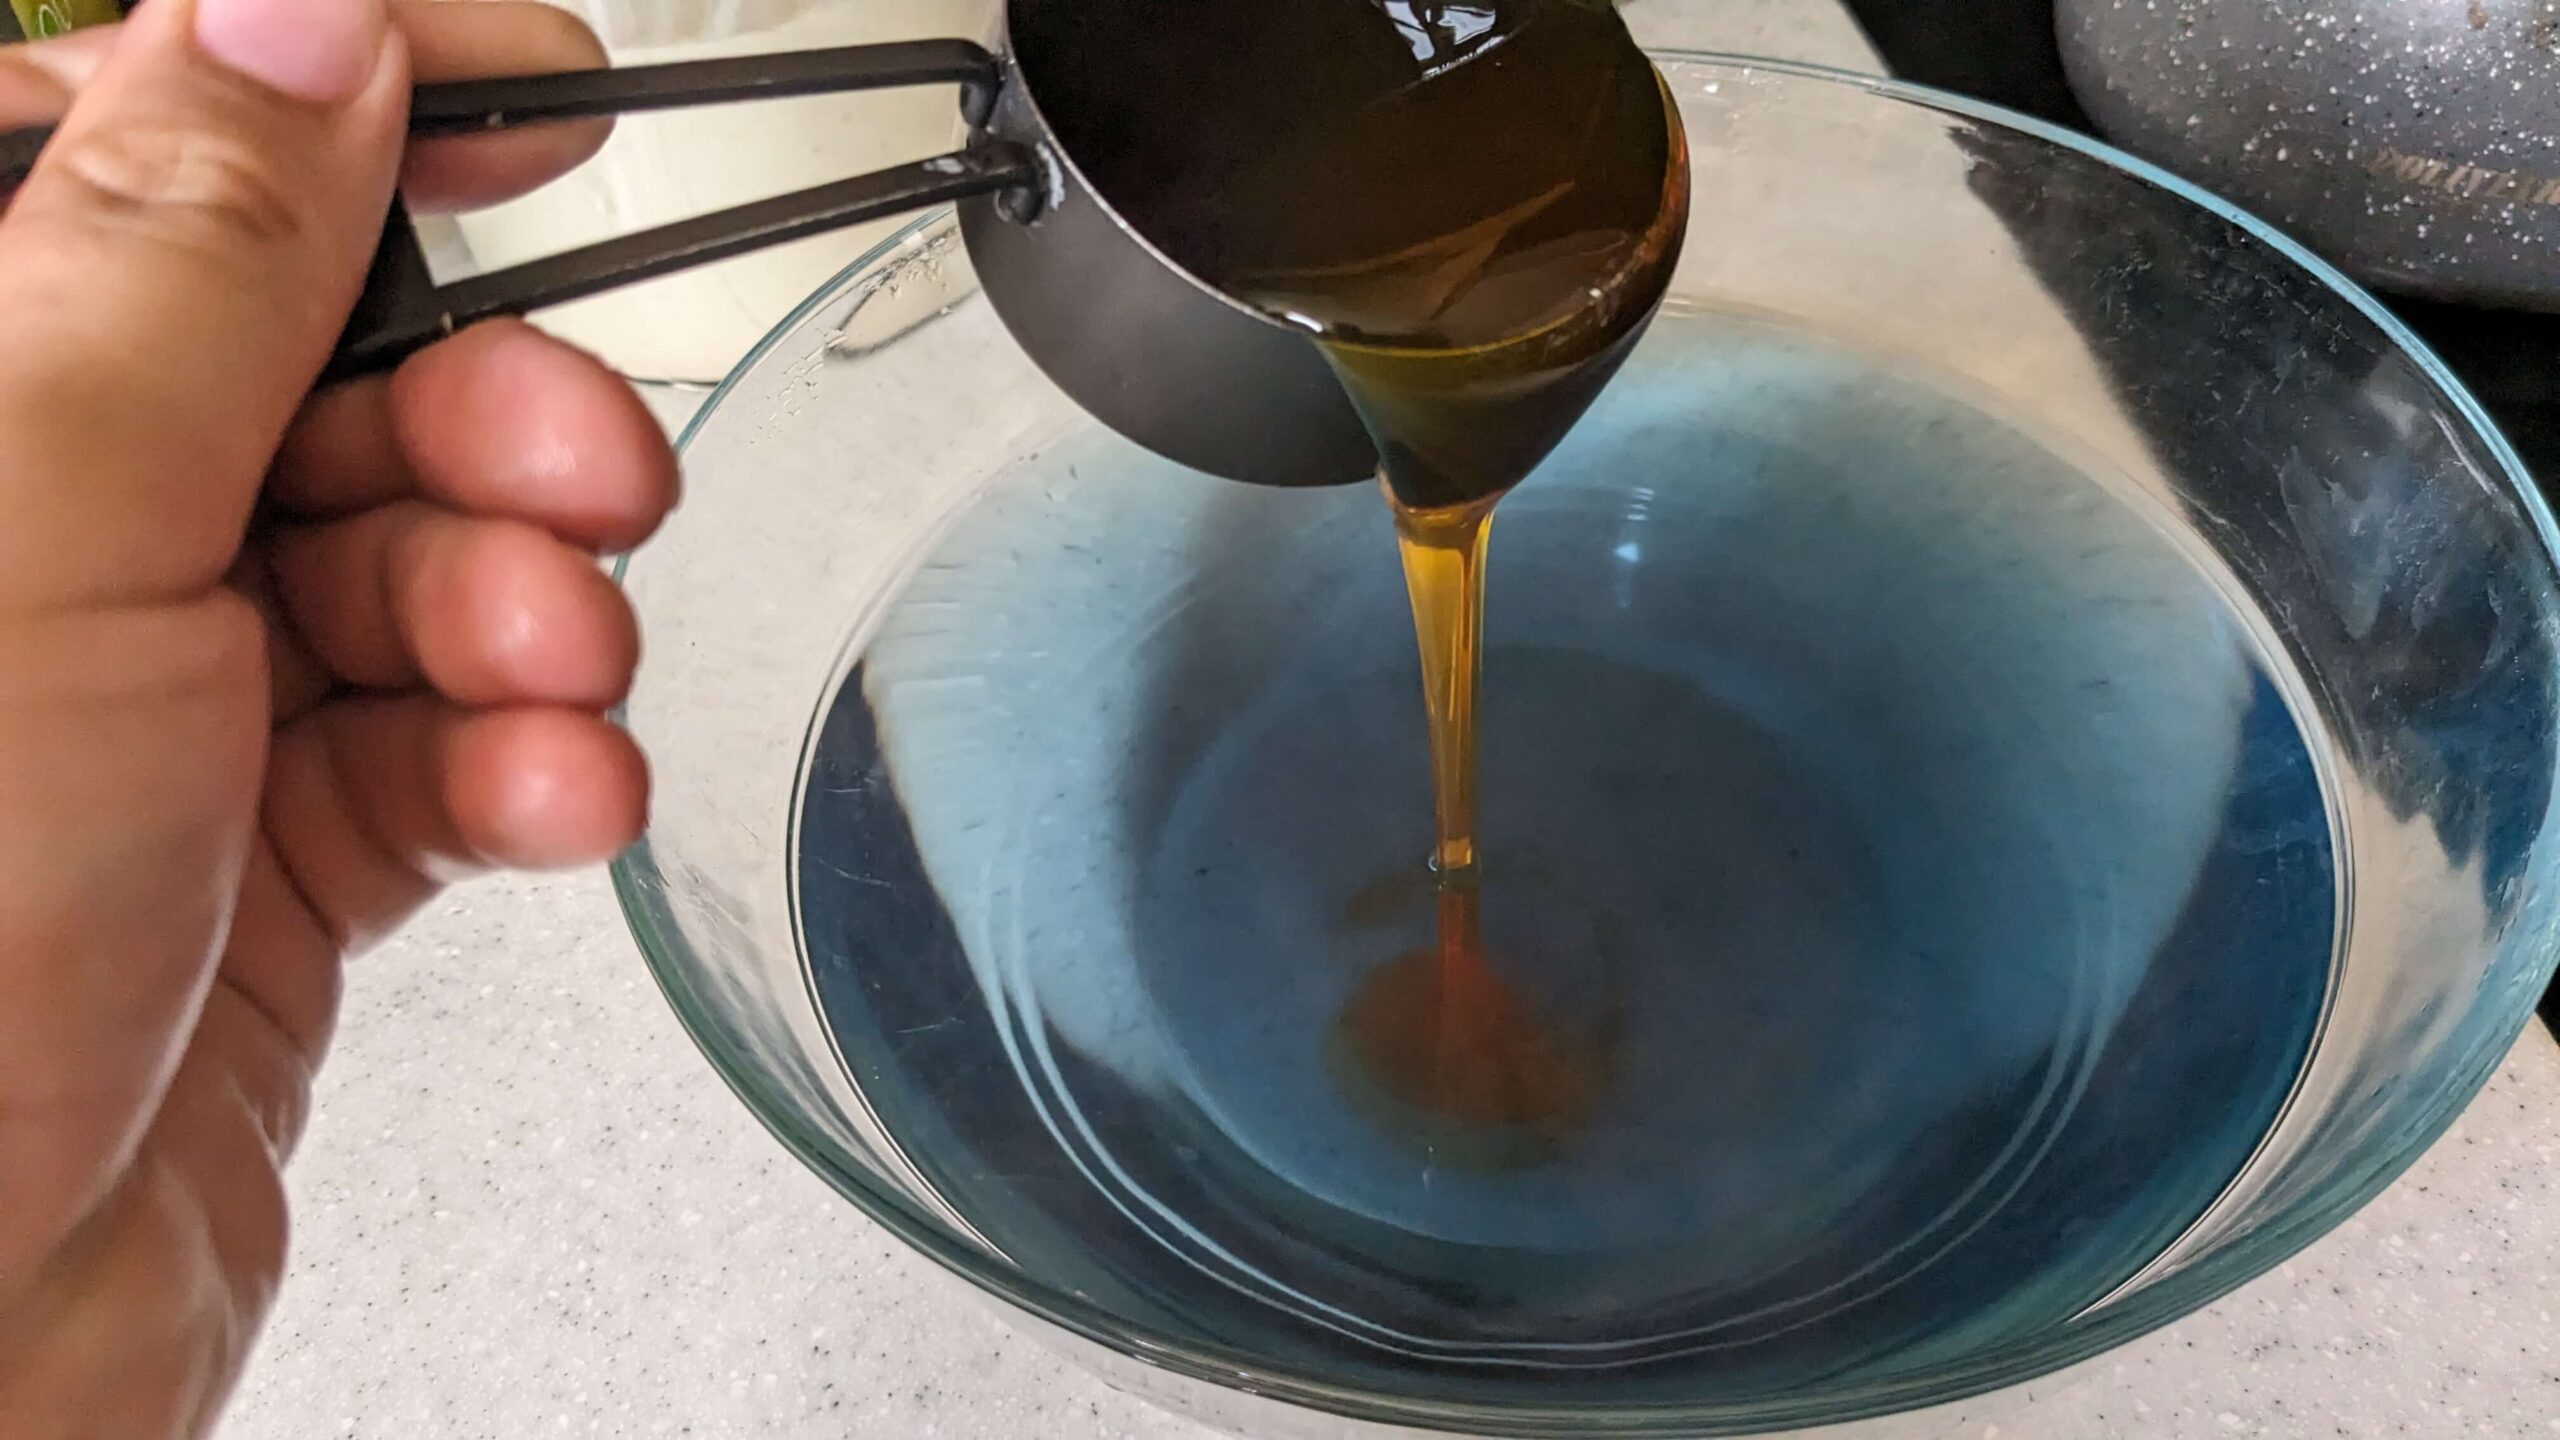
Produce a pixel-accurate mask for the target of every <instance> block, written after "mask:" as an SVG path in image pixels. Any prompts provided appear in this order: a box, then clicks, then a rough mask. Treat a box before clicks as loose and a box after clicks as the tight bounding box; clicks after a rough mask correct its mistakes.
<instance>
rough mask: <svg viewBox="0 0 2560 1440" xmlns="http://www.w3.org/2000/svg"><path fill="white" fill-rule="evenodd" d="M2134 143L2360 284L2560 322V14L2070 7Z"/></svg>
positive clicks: (2078, 52)
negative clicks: (2555, 317) (2528, 311)
mask: <svg viewBox="0 0 2560 1440" xmlns="http://www.w3.org/2000/svg"><path fill="white" fill-rule="evenodd" d="M2058 19H2059V30H2060V34H2061V39H2062V53H2063V58H2064V61H2065V62H2066V64H2067V65H2068V67H2069V69H2070V73H2071V83H2072V88H2073V90H2074V91H2075V92H2076V93H2077V94H2078V95H2079V97H2080V102H2081V104H2082V105H2083V106H2084V107H2085V108H2086V109H2087V110H2088V112H2089V114H2090V116H2091V118H2093V119H2095V120H2096V121H2097V123H2098V125H2099V127H2100V128H2101V129H2103V130H2104V131H2105V132H2106V133H2107V135H2108V136H2109V137H2110V138H2111V139H2113V140H2115V141H2116V142H2117V143H2118V144H2120V145H2123V146H2125V147H2126V148H2127V149H2130V150H2132V151H2134V152H2135V153H2137V154H2140V155H2143V156H2146V157H2148V158H2150V159H2153V160H2156V161H2158V162H2160V163H2161V164H2164V165H2166V166H2168V167H2169V168H2171V169H2173V170H2176V171H2178V172H2179V173H2181V174H2183V175H2186V176H2187V177H2189V178H2191V179H2193V180H2196V181H2198V182H2199V183H2201V184H2204V185H2206V186H2208V187H2210V188H2212V189H2214V190H2217V191H2219V192H2221V193H2222V194H2225V195H2228V196H2230V197H2231V198H2232V199H2234V200H2236V201H2238V202H2240V203H2241V204H2243V205H2246V206H2248V207H2249V208H2251V209H2253V210H2255V211H2257V212H2258V213H2260V214H2262V215H2264V216H2266V217H2267V218H2269V219H2271V220H2274V221H2276V222H2277V223H2278V224H2281V225H2283V226H2285V227H2287V228H2289V229H2291V230H2292V231H2293V232H2294V233H2295V234H2297V235H2298V236H2300V237H2301V238H2302V239H2303V240H2305V241H2306V242H2308V243H2309V244H2311V245H2312V246H2313V247H2314V248H2315V249H2318V250H2321V251H2323V252H2325V253H2326V254H2327V255H2328V256H2329V257H2330V258H2331V259H2333V260H2335V261H2337V262H2338V263H2340V264H2341V265H2343V266H2344V267H2345V268H2346V269H2348V270H2349V271H2351V272H2352V273H2354V274H2355V275H2356V276H2357V277H2358V278H2360V279H2362V280H2365V281H2367V282H2368V283H2371V284H2374V285H2378V286H2381V287H2384V288H2388V289H2393V290H2399V291H2404V292H2409V293H2415V294H2421V295H2427V296H2431V297H2435V298H2440V299H2452V300H2472V301H2480V302H2487V303H2495V304H2510V305H2523V306H2529V307H2531V308H2534V309H2540V310H2551V311H2560V0H2059V16H2058Z"/></svg>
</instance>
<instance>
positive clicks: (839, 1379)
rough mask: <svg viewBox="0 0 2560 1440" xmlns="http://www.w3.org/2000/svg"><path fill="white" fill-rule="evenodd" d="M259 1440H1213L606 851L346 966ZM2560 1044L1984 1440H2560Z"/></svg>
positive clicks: (1806, 38) (1838, 45) (267, 1363)
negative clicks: (959, 1240)
mask: <svg viewBox="0 0 2560 1440" xmlns="http://www.w3.org/2000/svg"><path fill="white" fill-rule="evenodd" d="M1628 13H1629V16H1630V19H1631V20H1632V21H1633V22H1634V23H1635V24H1636V26H1637V28H1638V31H1639V33H1640V34H1642V35H1643V36H1644V38H1645V39H1647V40H1648V41H1649V42H1653V43H1660V44H1685V45H1692V46H1698V47H1701V48H1711V49H1721V50H1728V51H1738V52H1744V53H1757V54H1777V55H1786V56H1792V57H1798V58H1804V59H1813V60H1820V61H1825V62H1828V63H1833V64H1841V65H1847V66H1869V65H1871V63H1872V62H1871V60H1870V58H1869V57H1868V56H1867V54H1866V52H1865V49H1864V46H1863V44H1862V43H1861V42H1860V40H1859V39H1858V37H1857V35H1856V33H1855V32H1854V30H1853V29H1852V28H1851V27H1850V25H1849V23H1848V21H1847V20H1846V19H1845V17H1844V16H1842V15H1841V14H1840V13H1839V12H1837V11H1836V10H1834V9H1833V8H1832V7H1831V5H1830V3H1829V0H1628ZM293 1190H294V1197H295V1201H296V1215H297V1221H298V1233H297V1236H296V1243H295V1250H294V1264H293V1270H292V1274H291V1277H290V1279H289V1281H288V1282H287V1284H286V1287H285V1291H284V1295H283V1299H282V1302H281V1304H280V1305H279V1307H278V1310H277V1313H276V1316H275V1319H274V1321H273V1323H272V1325H271V1327H270V1329H269V1332H268V1335H267V1337H266V1341H265V1345H264V1348H263V1350H262V1352H261V1353H260V1355H259V1357H258V1359H257V1361H256V1363H255V1364H254V1365H253V1367H252V1369H251V1371H250V1374H249V1377H248V1379H247V1381H246V1382H245V1384H244V1385H243V1387H242V1390H241V1393H240V1395H239V1397H238V1398H237V1400H236V1402H235V1403H234V1405H233V1407H232V1410H231V1412H230V1414H229V1416H228V1418H227V1420H226V1422H225V1433H226V1434H227V1435H229V1436H233V1437H244V1440H265V1437H275V1440H317V1437H322V1436H340V1435H357V1436H368V1437H370V1436H382V1437H400V1440H446V1437H482V1436H485V1437H492V1440H537V1437H543V1436H551V1435H562V1436H587V1435H603V1436H699V1437H713V1436H724V1437H725V1436H738V1437H776V1440H817V1437H829V1440H834V1437H848V1436H883V1437H888V1436H896V1437H909V1436H914V1437H928V1436H929V1437H953V1440H976V1437H988V1440H994V1437H1025V1440H1077V1437H1131V1440H1135V1437H1145V1440H1175V1437H1189V1440H1198V1437H1203V1436H1206V1435H1207V1434H1208V1433H1209V1432H1207V1431H1204V1430H1202V1429H1200V1428H1198V1427H1196V1426H1194V1425H1191V1424H1189V1423H1188V1422H1185V1421H1181V1420H1176V1419H1173V1418H1171V1417H1169V1416H1166V1415H1163V1414H1160V1413H1158V1412H1156V1411H1153V1410H1151V1409H1149V1408H1148V1407H1147V1406H1145V1405H1144V1404H1142V1403H1140V1402H1138V1401H1136V1400H1133V1399H1130V1398H1128V1397H1126V1396H1123V1395H1121V1394H1118V1393H1116V1392H1114V1391H1112V1390H1110V1389H1107V1388H1105V1387H1104V1386H1103V1385H1102V1384H1100V1383H1099V1382H1097V1381H1094V1380H1091V1379H1089V1378H1087V1377H1086V1376H1084V1375H1083V1374H1082V1373H1081V1372H1079V1371H1077V1370H1074V1369H1072V1368H1070V1367H1069V1366H1068V1365H1067V1364H1066V1363H1065V1362H1063V1361H1061V1360H1059V1359H1057V1358H1054V1357H1053V1356H1052V1355H1051V1354H1050V1353H1049V1352H1048V1351H1046V1350H1044V1349H1042V1348H1041V1347H1040V1346H1038V1345H1037V1344H1035V1343H1033V1342H1031V1341H1029V1340H1027V1339H1024V1338H1023V1337H1021V1336H1019V1335H1016V1334H1014V1333H1012V1332H1010V1331H1009V1330H1008V1329H1007V1328H1006V1327H1005V1325H1004V1323H1003V1322H1002V1320H1001V1319H1000V1318H999V1317H998V1316H997V1315H996V1313H995V1312H994V1311H993V1310H992V1309H990V1308H989V1307H988V1306H987V1305H986V1304H985V1303H984V1302H982V1301H980V1300H978V1299H977V1298H976V1297H975V1296H974V1295H973V1294H972V1293H970V1292H968V1291H967V1290H965V1289H964V1288H963V1287H962V1286H960V1285H959V1284H958V1283H957V1282H954V1281H951V1280H949V1279H948V1278H947V1277H945V1276H943V1275H942V1274H941V1273H939V1272H938V1271H936V1270H935V1269H934V1268H933V1267H931V1266H930V1265H928V1264H927V1263H926V1262H924V1261H922V1260H920V1259H917V1258H915V1257H913V1256H911V1255H909V1254H906V1253H904V1252H903V1251H901V1250H900V1249H898V1248H897V1247H896V1246H894V1245H893V1244H891V1243H890V1242H889V1240H888V1239H886V1238H885V1237H884V1236H883V1235H882V1234H881V1233H880V1232H879V1231H878V1230H877V1229H875V1228H874V1227H873V1226H872V1225H870V1224H869V1223H868V1222H867V1221H865V1220H864V1219H863V1218H862V1217H861V1216H860V1215H858V1214H857V1213H856V1212H855V1211H854V1210H853V1209H852V1208H851V1207H850V1206H849V1205H847V1204H845V1203H844V1202H842V1201H840V1200H839V1199H837V1198H836V1196H835V1195H834V1194H833V1193H832V1192H831V1191H829V1190H828V1189H827V1188H826V1187H825V1186H824V1185H823V1184H822V1183H820V1182H819V1181H818V1180H817V1179H816V1178H815V1177H814V1176H812V1175H811V1174H809V1173H808V1172H807V1171H805V1170H804V1169H802V1168H801V1166H800V1165H799V1163H798V1162H797V1161H795V1160H793V1159H791V1158H790V1157H789V1156H788V1155H786V1154H785V1153H784V1152H783V1151H782V1149H781V1148H780V1146H778V1145H777V1144H775V1143H774V1142H773V1141H772V1140H770V1139H769V1138H768V1137H767V1136H766V1135H765V1134H764V1133H763V1131H762V1130H761V1129H759V1128H758V1126H757V1125H756V1123H755V1121H754V1120H753V1119H752V1118H750V1117H749V1115H748V1114H747V1112H746V1110H745V1109H744V1108H743V1107H742V1106H740V1105H739V1104H737V1103H736V1102H735V1101H734V1100H732V1099H731V1098H730V1096H729V1094H728V1092H727V1091H726V1090H725V1089H724V1088H723V1087H722V1086H721V1084H720V1083H719V1081H718V1080H716V1079H715V1078H714V1077H713V1075H712V1073H711V1070H710V1067H709V1066H708V1065H707V1064H706V1063H705V1062H704V1061H703V1060H702V1058H701V1057H700V1056H699V1055H698V1054H696V1053H695V1051H694V1049H693V1047H692V1045H691V1043H690V1042H688V1041H687V1040H686V1039H685V1037H684V1035H683V1034H682V1033H681V1032H680V1031H679V1030H678V1028H677V1026H676V1022H675V1019H674V1016H673V1015H672V1014H671V1013H670V1012H669V1011H668V1009H667V1007H666V1005H665V1004H664V1003H663V1002H662V1001H661V1000H660V998H659V996H658V994H657V991H656V989H655V988H654V986H653V985H652V984H651V982H650V980H649V978H648V975H647V973H646V972H645V971H644V970H643V968H642V966H641V963H640V959H639V956H638V953H637V951H636V950H635V949H634V948H633V945H632V943H631V941H630V939H629V938H628V937H627V935H626V934H625V932H624V930H623V926H622V922H621V919H620V916H619V915H618V914H617V913H616V911H615V908H614V905H613V900H612V896H611V894H610V892H609V891H608V890H607V888H606V886H605V883H604V879H603V877H602V876H601V875H598V874H583V875H576V876H570V877H564V878H555V879H541V880H533V879H501V880H494V881H488V882H484V883H482V884H479V885H476V886H472V887H470V888H467V889H465V890H463V891H461V892H460V893H458V894H456V895H455V896H453V897H452V898H451V899H450V900H448V901H447V902H446V903H445V904H444V905H443V906H441V907H440V908H439V909H437V910H436V911H435V912H434V913H432V914H430V915H429V916H427V917H425V918H424V919H423V920H422V921H421V922H420V923H418V924H417V925H415V926H413V927H411V929H410V930H409V931H408V932H407V933H405V934H404V935H403V936H401V937H400V938H399V939H398V940H396V941H394V942H393V943H391V944H390V945H387V946H385V947H384V948H383V949H382V950H381V951H379V952H378V953H376V954H374V955H372V956H370V957H368V958H367V959H365V960H364V961H362V962H361V963H360V964H359V965H358V966H357V968H356V970H355V972H354V974H353V975H352V976H351V979H350V983H349V986H348V999H347V1007H346V1017H345V1021H344V1024H343V1027H342V1030H341V1033H340V1038H339V1041H338V1046H337V1053H336V1056H335V1058H334V1060H333V1062H332V1064H331V1066H330V1068H329V1071H328V1073H327V1074H326V1076H325V1077H324V1078H323V1080H322V1083H321V1088H320V1096H319V1109H318V1117H317V1120H316V1122H315V1123H314V1125H313V1126H312V1131H311V1135H310V1138H309V1140H308V1141H307V1142H306V1144H305V1146H304V1149H303V1153H302V1154H301V1156H300V1157H299V1158H298V1159H297V1161H296V1162H295V1167H294V1171H293ZM2555 1309H2560V1046H2555V1045H2554V1044H2553V1042H2552V1040H2551V1038H2550V1036H2549V1035H2548V1034H2546V1033H2545V1032H2544V1031H2543V1030H2542V1029H2541V1028H2540V1027H2539V1026H2538V1025H2537V1026H2536V1027H2534V1028H2533V1029H2532V1030H2531V1031H2530V1032H2529V1033H2528V1034H2527V1035H2526V1036H2525V1037H2524V1039H2523V1041H2522V1042H2521V1043H2520V1044H2519V1045H2518V1047H2517V1049H2516V1051H2515V1053H2514V1055H2513V1056H2512V1057H2511V1058H2510V1060H2509V1061H2508V1064H2507V1067H2506V1069H2505V1070H2504V1072H2503V1073H2501V1074H2500V1075H2499V1076H2498V1078H2497V1079H2496V1081H2495V1082H2494V1083H2493V1084H2492V1085H2491V1086H2490V1088H2489V1090H2488V1092H2487V1093H2486V1094H2484V1095H2483V1096H2482V1097H2481V1098H2480V1100H2479V1101H2478V1102H2477V1103H2476V1104H2475V1105H2473V1107H2472V1108H2471V1110H2470V1111H2469V1112H2468V1113H2467V1114H2466V1115H2465V1116H2464V1117H2463V1119H2462V1121H2461V1122H2460V1124H2459V1125H2458V1126H2457V1127H2456V1128H2455V1129H2454V1130H2453V1132H2452V1133H2451V1134H2450V1135H2448V1136H2447V1137H2446V1138H2445V1139H2444V1140H2443V1141H2441V1142H2440V1143H2439V1144H2438V1145H2437V1146H2436V1147H2435V1149H2434V1150H2433V1151H2431V1152H2430V1153H2429V1154H2428V1155H2427V1157H2426V1158H2425V1159H2424V1160H2423V1161H2422V1162H2421V1163H2420V1164H2419V1165H2418V1167H2417V1168H2416V1169H2415V1170H2414V1171H2412V1172H2411V1173H2410V1174H2409V1175H2408V1176H2407V1177H2406V1178H2404V1179H2403V1180H2402V1181H2401V1182H2400V1183H2399V1184H2398V1185H2397V1186H2395V1187H2393V1188H2392V1190H2391V1191H2390V1192H2389V1193H2387V1194H2386V1195H2384V1196H2383V1197H2382V1198H2381V1199H2380V1200H2379V1201H2377V1202H2376V1203H2375V1204H2374V1205H2373V1206H2371V1207H2370V1208H2369V1209H2367V1210H2366V1211H2365V1212H2364V1213H2363V1214H2362V1215H2361V1216H2359V1217H2357V1218H2356V1219H2355V1220H2353V1221H2351V1222H2350V1223H2349V1224H2347V1225H2346V1226H2344V1227H2343V1228H2341V1229H2340V1230H2339V1231H2337V1232H2336V1233H2335V1234H2333V1235H2331V1236H2329V1237H2328V1238H2327V1239H2326V1240H2324V1241H2322V1242H2321V1243H2320V1244H2318V1245H2317V1246H2315V1247H2314V1248H2313V1249H2312V1250H2311V1251H2309V1252H2308V1253H2307V1254H2305V1255H2304V1256H2303V1257H2301V1258H2300V1259H2298V1260H2296V1261H2295V1262H2294V1263H2293V1264H2290V1265H2288V1266H2285V1267H2284V1268H2283V1269H2281V1270H2279V1271H2278V1272H2276V1273H2275V1274H2273V1275H2270V1276H2268V1277H2266V1278H2265V1279H2262V1280H2260V1281H2259V1282H2257V1283H2256V1284H2254V1285H2251V1286H2249V1287H2248V1288H2246V1289H2244V1290H2242V1291H2241V1292H2239V1293H2238V1294H2236V1295H2234V1296H2232V1297H2230V1298H2229V1299H2227V1300H2225V1301H2224V1302H2222V1303H2221V1304H2220V1305H2218V1306H2216V1307H2214V1308H2213V1309H2212V1310H2210V1311H2208V1312H2206V1313H2204V1314H2202V1315H2199V1316H2196V1317H2194V1318H2191V1319H2190V1320H2188V1321H2186V1322H2184V1323H2182V1324H2180V1325H2177V1326H2175V1327H2172V1328H2171V1329H2169V1330H2166V1331H2163V1332H2161V1333H2159V1334H2156V1335H2153V1336H2151V1337H2149V1338H2148V1339H2146V1340H2144V1341H2141V1342H2138V1343H2136V1344H2134V1345H2132V1346H2129V1347H2126V1348H2125V1349H2123V1350H2120V1351H2118V1352H2116V1353H2115V1354H2113V1355H2110V1356H2106V1357H2102V1358H2101V1359H2100V1360H2098V1361H2096V1362H2093V1363H2092V1364H2091V1365H2089V1366H2087V1367H2084V1368H2083V1370H2082V1371H2080V1372H2077V1376H2076V1380H2075V1381H2074V1382H2073V1383H2071V1384H2069V1385H2066V1386H2064V1387H2062V1388H2061V1390H2060V1392H2059V1393H2055V1391H2054V1389H2053V1387H2046V1391H2045V1393H2044V1394H2042V1395H2041V1396H2039V1397H2038V1403H2037V1405H2036V1406H2035V1407H2033V1408H2032V1409H2030V1410H2028V1411H2026V1412H2024V1413H2001V1414H2000V1415H1999V1416H1998V1417H1997V1418H1996V1419H1993V1418H1990V1417H1989V1416H1987V1415H1982V1414H1967V1413H1963V1412H1957V1413H1954V1414H1951V1415H1949V1416H1947V1417H1945V1418H1946V1420H1947V1424H1948V1429H1947V1432H1946V1433H1949V1434H1960V1435H1963V1436H1965V1437H1967V1440H1972V1437H1984V1440H2115V1437H2141V1440H2152V1437H2178V1440H2185V1437H2213V1436H2223V1435H2261V1436H2272V1437H2278V1440H2299V1437H2314V1436H2331V1435H2338V1436H2356V1437H2380V1436H2394V1435H2408V1436H2419V1437H2427V1440H2437V1437H2450V1436H2455V1435H2479V1436H2498V1437H2529V1436H2535V1435H2544V1434H2551V1435H2560V1328H2555V1326H2554V1323H2553V1312H2554V1310H2555Z"/></svg>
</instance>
